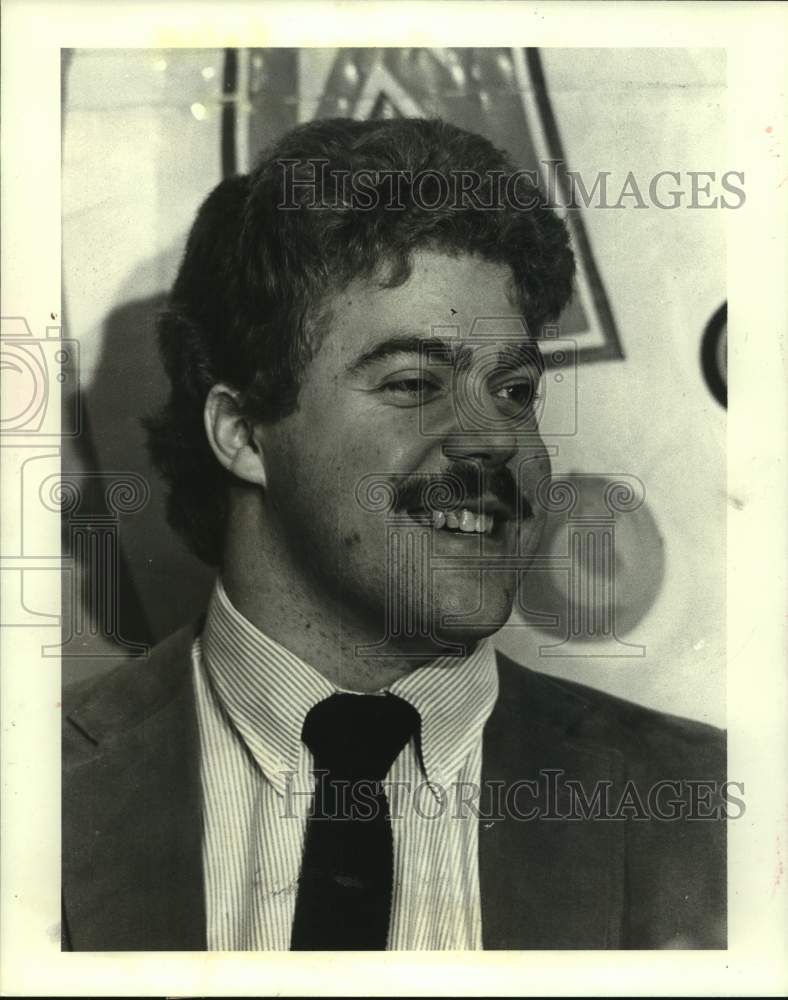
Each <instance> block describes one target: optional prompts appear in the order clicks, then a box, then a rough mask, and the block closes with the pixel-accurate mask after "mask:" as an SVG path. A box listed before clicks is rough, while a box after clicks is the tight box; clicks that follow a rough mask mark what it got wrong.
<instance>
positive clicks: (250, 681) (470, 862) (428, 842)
mask: <svg viewBox="0 0 788 1000" xmlns="http://www.w3.org/2000/svg"><path fill="white" fill-rule="evenodd" d="M192 660H193V670H194V683H195V692H196V703H197V717H198V726H199V733H200V744H201V765H200V771H201V781H202V793H203V870H204V884H205V903H206V919H207V942H208V948H209V950H287V949H288V948H289V947H290V934H291V928H292V922H293V916H294V912H295V901H296V893H297V890H298V876H299V870H300V865H301V856H302V852H303V847H304V833H305V828H306V819H307V814H308V811H309V807H310V803H311V798H312V791H313V788H314V780H313V776H312V774H311V769H312V766H313V760H312V755H311V753H310V752H309V750H308V749H307V747H306V746H305V745H304V744H303V742H302V741H301V729H302V725H303V722H304V718H305V716H306V714H307V712H308V711H309V709H310V708H312V707H313V706H314V705H316V704H317V703H318V702H320V701H322V700H323V699H324V698H327V697H329V696H330V695H332V694H334V693H335V692H336V691H337V690H339V689H338V688H336V687H335V686H334V685H333V684H331V683H330V682H329V681H328V680H326V678H325V677H323V676H322V674H320V673H319V672H318V671H317V670H315V669H314V668H313V667H311V666H310V665H309V664H307V663H305V662H304V661H303V660H301V659H300V658H299V657H297V656H295V655H294V654H293V653H291V652H290V651H289V650H287V649H285V648H284V647H283V646H281V645H280V644H279V643H277V642H274V641H273V640H272V639H270V638H269V637H268V636H266V635H264V634H263V633H262V632H261V631H260V630H259V629H258V628H257V627H256V626H254V625H252V623H251V622H250V621H248V620H247V619H246V618H245V617H244V616H243V615H242V614H241V613H240V612H239V611H238V610H237V608H235V607H234V606H233V604H232V603H231V602H230V599H229V598H228V596H227V594H226V592H225V590H224V588H223V586H222V584H221V581H218V582H217V585H216V588H215V590H214V593H213V596H212V598H211V602H210V605H209V608H208V614H207V617H206V622H205V628H204V630H203V632H202V635H201V636H200V637H199V638H198V639H197V640H196V641H195V644H194V647H193V656H192ZM386 690H388V691H390V692H391V693H392V694H396V695H398V696H399V697H400V698H403V699H405V700H406V701H408V702H410V704H411V705H413V707H414V708H415V709H416V710H417V711H418V712H419V715H420V716H421V740H420V752H419V742H418V741H417V739H416V738H415V737H414V738H413V739H411V741H410V742H409V743H408V744H406V746H405V747H404V748H403V750H402V752H401V753H400V754H399V756H398V757H397V759H396V760H395V761H394V764H393V765H392V767H391V770H390V771H389V773H388V775H387V778H386V781H385V783H384V788H385V789H386V793H387V797H388V800H389V808H390V812H391V816H392V821H391V823H392V836H393V845H394V884H393V895H392V910H391V919H390V923H389V936H388V944H387V949H388V950H427V949H433V950H434V949H479V948H481V947H482V935H481V906H480V899H479V874H478V839H477V838H478V819H477V818H476V816H475V815H474V811H473V809H472V808H468V806H467V805H465V806H463V805H462V802H463V801H464V802H466V803H467V802H468V801H470V800H471V798H472V796H473V792H472V791H469V789H472V787H473V786H476V787H478V784H479V781H480V777H481V747H482V730H483V728H484V724H485V722H486V721H487V719H488V717H489V715H490V712H491V711H492V708H493V706H494V704H495V700H496V698H497V696H498V673H497V667H496V662H495V654H494V650H493V647H492V644H491V643H489V642H488V641H484V642H482V643H480V644H479V645H478V646H477V648H476V649H475V650H474V652H473V653H471V654H470V655H469V656H467V657H465V658H463V659H461V660H458V659H457V658H456V657H443V658H440V659H437V660H434V661H433V662H432V663H430V664H428V665H426V666H424V667H420V668H418V669H417V670H414V671H412V672H411V673H409V674H407V675H406V676H404V677H401V678H399V679H398V680H397V681H396V682H395V683H393V684H392V685H391V686H390V687H389V688H387V689H386Z"/></svg>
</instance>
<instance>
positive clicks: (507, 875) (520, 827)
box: [479, 657, 624, 949]
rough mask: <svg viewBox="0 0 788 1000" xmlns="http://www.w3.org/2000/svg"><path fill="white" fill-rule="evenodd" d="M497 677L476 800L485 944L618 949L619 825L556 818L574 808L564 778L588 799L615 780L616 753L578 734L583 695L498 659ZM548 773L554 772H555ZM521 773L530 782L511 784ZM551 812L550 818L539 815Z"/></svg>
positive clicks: (618, 774) (620, 897)
mask: <svg viewBox="0 0 788 1000" xmlns="http://www.w3.org/2000/svg"><path fill="white" fill-rule="evenodd" d="M499 677H500V681H501V691H500V696H499V698H498V702H497V703H496V707H495V709H494V711H493V714H492V715H491V717H490V719H489V721H488V724H487V727H486V729H485V734H484V749H483V758H482V759H483V765H482V787H483V790H484V791H485V797H484V798H483V800H482V801H483V803H484V802H486V803H487V814H486V815H484V814H483V815H482V817H481V819H480V824H479V876H480V888H481V899H482V927H483V938H484V947H485V948H486V949H501V948H507V949H535V948H542V949H548V948H550V949H553V948H589V949H590V948H615V947H620V942H621V929H622V920H623V887H624V843H623V832H624V831H623V828H622V824H621V823H617V822H613V821H604V820H599V819H597V820H593V819H590V820H583V819H562V818H560V817H562V816H566V815H567V813H568V812H569V808H570V800H569V797H568V789H567V787H566V785H565V781H566V780H567V779H570V780H576V781H579V782H580V783H581V786H582V788H583V790H584V792H585V794H586V796H587V797H589V798H590V796H591V794H592V790H593V788H594V787H595V786H596V784H597V783H599V782H611V783H612V785H613V786H617V785H619V784H620V783H621V780H622V777H621V775H622V761H621V759H620V756H619V755H618V754H617V753H616V752H615V751H606V750H604V749H602V750H601V751H600V750H599V748H598V747H595V748H594V749H593V750H591V749H590V748H588V747H586V746H584V745H583V743H582V741H578V740H577V736H576V733H578V732H579V733H582V729H583V725H584V721H585V720H584V713H585V712H586V710H587V706H586V704H585V703H584V702H583V701H582V699H580V698H578V697H576V696H575V695H574V694H571V695H570V694H568V693H567V692H566V691H565V689H562V688H559V687H558V686H557V685H554V684H552V682H550V681H549V679H547V678H543V677H541V676H540V675H538V674H534V673H533V672H531V671H527V670H525V668H523V667H519V666H518V665H517V664H513V663H511V662H510V661H506V660H505V658H503V657H501V658H500V661H499ZM570 730H572V735H571V738H570V735H569V734H570ZM548 771H552V772H558V773H557V774H553V775H552V777H551V776H549V775H548V774H547V773H546V772H548ZM523 781H532V782H535V785H534V786H532V787H531V788H528V787H523V786H522V785H519V786H518V785H517V783H518V782H519V783H522V782H523ZM496 786H497V787H499V788H501V789H503V792H496V793H495V795H496V796H497V798H498V800H499V802H500V805H499V807H498V808H495V809H493V808H491V806H492V803H493V800H492V797H491V796H490V795H489V794H488V793H490V792H491V791H492V790H494V789H495V788H496ZM517 787H519V788H520V789H521V791H520V792H519V793H516V791H515V789H516V788H517ZM507 796H508V803H507ZM534 807H537V808H539V809H540V810H541V812H540V818H532V819H518V818H517V816H516V815H515V814H514V811H515V810H518V811H519V812H520V813H521V814H525V815H527V814H528V812H529V811H530V810H532V809H533V808H534ZM551 813H552V815H553V816H554V817H555V818H543V817H545V815H550V814H551ZM496 814H497V815H498V816H499V818H497V819H496V818H494V817H495V816H496Z"/></svg>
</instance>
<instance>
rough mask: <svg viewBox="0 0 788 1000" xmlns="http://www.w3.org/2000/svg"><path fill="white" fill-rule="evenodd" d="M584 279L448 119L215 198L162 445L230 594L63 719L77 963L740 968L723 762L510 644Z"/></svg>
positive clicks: (68, 934) (691, 737) (676, 727)
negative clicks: (544, 419)
mask: <svg viewBox="0 0 788 1000" xmlns="http://www.w3.org/2000/svg"><path fill="white" fill-rule="evenodd" d="M572 277H573V258H572V254H571V250H570V248H569V245H568V239H567V235H566V231H565V228H564V226H563V224H562V223H561V221H560V220H559V219H558V218H557V216H556V215H555V214H554V213H553V212H552V210H551V209H550V208H549V207H547V206H546V205H544V204H543V203H542V201H541V199H540V198H539V196H538V193H537V192H536V191H535V190H534V189H533V188H532V187H530V185H529V184H528V182H527V179H525V178H524V177H523V176H522V175H519V174H516V173H515V172H514V171H513V169H512V166H511V164H510V163H509V162H508V161H507V159H506V157H505V156H504V155H503V154H502V153H500V152H499V151H497V150H496V149H494V148H493V147H492V146H491V145H490V144H489V143H488V142H487V141H486V140H485V139H483V138H482V137H480V136H477V135H473V134H470V133H468V132H465V131H463V130H461V129H458V128H455V127H453V126H450V125H448V124H446V123H443V122H440V121H423V120H404V121H387V122H363V123H362V122H352V121H345V120H330V121H323V122H312V123H310V124H308V125H304V126H302V127H300V128H298V129H296V130H294V131H293V132H291V133H290V134H288V135H287V136H285V137H284V138H283V139H282V140H281V141H280V142H279V144H278V145H277V147H276V148H275V149H274V150H273V151H272V153H271V155H270V156H269V157H268V158H267V159H264V160H263V161H262V162H261V163H260V164H259V165H258V166H257V168H256V169H255V170H254V171H253V172H252V173H251V174H250V175H249V176H243V177H236V178H232V179H229V180H226V181H224V182H223V183H221V184H220V185H219V186H218V187H217V188H216V189H215V190H214V191H213V193H212V194H211V195H210V196H209V198H208V199H207V200H206V202H205V204H204V205H203V206H202V208H201V210H200V213H199V215H198V217H197V220H196V222H195V224H194V227H193V229H192V232H191V234H190V237H189V241H188V244H187V247H186V252H185V256H184V259H183V262H182V265H181V269H180V272H179V274H178V278H177V280H176V282H175V285H174V288H173V290H172V295H171V299H170V305H169V308H168V310H167V312H166V314H165V315H164V316H163V317H162V321H161V347H162V352H163V356H164V362H165V365H166V369H167V373H168V375H169V378H170V380H171V383H172V393H171V397H170V399H169V402H168V403H167V406H166V407H165V409H164V411H163V413H162V414H161V416H160V417H159V418H157V419H156V420H154V421H151V422H150V424H149V428H150V435H151V437H150V440H151V449H152V454H153V456H154V459H155V460H156V462H157V463H158V465H159V467H160V469H161V470H162V472H163V474H164V476H165V478H166V480H167V482H168V484H169V490H170V493H169V508H168V511H169V518H170V521H171V523H172V525H173V526H174V527H175V528H176V529H177V530H178V531H179V532H180V533H181V534H182V535H183V537H184V538H185V539H186V540H187V542H188V543H189V544H190V546H191V547H192V548H193V550H194V551H195V552H196V553H197V554H198V555H199V556H200V557H201V558H203V559H204V560H205V561H206V562H208V563H210V564H211V565H214V566H216V567H217V569H218V574H217V584H216V590H215V592H214V595H213V598H212V600H211V603H210V606H209V608H208V610H207V613H206V616H205V618H204V620H202V621H201V622H199V623H198V624H197V625H196V626H190V627H189V628H187V629H185V630H182V631H181V632H179V633H177V634H176V635H175V636H173V637H171V638H170V639H168V640H166V641H165V642H164V643H163V644H162V645H161V646H159V647H157V649H155V650H154V651H153V653H152V655H151V657H150V659H149V661H148V662H147V663H146V664H143V665H139V664H135V663H130V664H128V665H124V666H121V667H120V668H118V669H117V670H116V671H114V672H113V673H112V674H110V675H109V676H108V677H107V678H105V679H103V680H102V681H100V682H99V683H97V684H95V685H93V686H92V687H91V688H90V689H89V690H87V691H85V690H79V691H77V692H75V693H74V694H73V695H72V696H71V697H70V698H69V705H68V708H67V712H66V715H67V721H66V729H65V737H64V740H65V742H64V765H65V770H64V827H63V829H64V857H63V893H64V918H63V921H64V941H65V946H66V947H69V948H73V949H76V950H96V949H112V950H119V949H129V950H149V949H166V950H186V949H197V950H199V949H212V950H213V949H219V950H226V949H230V950H233V949H236V950H240V949H262V950H265V949H288V948H290V949H293V950H332V949H359V950H376V949H384V948H389V949H457V948H459V949H474V948H481V947H484V948H518V949H520V948H660V947H697V948H709V947H724V941H725V930H724V927H725V920H724V898H725V868H724V826H723V823H722V822H721V819H722V817H723V816H724V808H723V806H724V803H722V804H721V803H720V801H719V794H720V789H721V782H722V777H723V770H724V743H723V740H722V737H721V734H719V733H717V732H715V731H713V730H711V729H710V728H708V727H704V726H701V725H700V724H697V723H693V722H689V721H686V720H680V719H675V718H669V717H666V716H663V715H660V714H658V713H656V712H653V711H650V710H647V709H644V708H640V707H638V706H635V705H632V704H628V703H625V702H622V701H620V700H617V699H615V698H611V697H609V696H606V695H604V694H602V693H599V692H596V691H592V690H589V689H586V688H583V687H580V686H578V685H575V684H570V683H566V682H559V681H555V680H550V679H548V678H546V677H544V676H542V675H540V674H538V673H536V672H533V671H531V670H528V669H526V668H525V667H522V666H520V665H518V664H515V663H512V662H510V661H508V660H506V659H505V658H503V657H500V656H496V654H495V652H494V650H493V647H492V645H491V644H490V641H489V636H490V635H492V634H493V633H495V632H496V631H497V630H498V629H500V628H501V627H502V626H503V625H504V624H505V622H506V621H507V619H508V618H509V615H510V613H511V611H512V607H513V602H514V599H515V594H516V588H517V584H518V579H519V577H520V576H521V574H522V573H523V571H524V570H525V569H526V568H527V565H528V562H529V559H530V558H531V556H532V554H533V552H534V549H535V547H536V545H537V544H538V541H539V536H540V531H541V527H542V523H543V520H544V507H543V505H542V503H541V498H542V497H543V496H544V490H545V488H546V485H547V484H549V481H550V479H549V477H550V464H549V460H548V457H547V450H546V448H545V446H544V444H543V442H542V440H541V438H540V436H539V427H538V420H537V418H538V413H539V400H538V392H537V386H538V383H539V378H540V373H541V359H540V356H539V352H538V348H537V342H536V339H535V335H536V333H537V332H538V331H539V330H540V329H541V327H542V326H543V325H544V324H545V323H547V322H549V321H551V320H554V319H555V318H556V317H557V316H558V315H559V313H560V312H561V310H562V308H563V306H564V305H565V304H566V302H567V301H568V299H569V296H570V293H571V287H572ZM313 773H314V781H313V780H312V775H313ZM701 789H703V790H705V791H703V792H701V791H700V790H701ZM693 796H694V798H693Z"/></svg>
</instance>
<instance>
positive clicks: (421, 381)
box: [378, 375, 440, 405]
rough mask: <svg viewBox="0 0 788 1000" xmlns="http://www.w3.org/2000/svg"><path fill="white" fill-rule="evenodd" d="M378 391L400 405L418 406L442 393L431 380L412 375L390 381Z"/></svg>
mask: <svg viewBox="0 0 788 1000" xmlns="http://www.w3.org/2000/svg"><path fill="white" fill-rule="evenodd" d="M378 391H379V392H381V393H382V394H383V395H384V396H386V397H388V398H389V399H390V400H391V401H392V402H394V403H398V404H399V405H418V404H419V403H425V402H428V401H429V400H430V399H433V398H434V397H435V396H436V395H437V394H438V393H439V392H440V386H439V385H438V384H437V383H435V382H434V381H432V380H431V379H427V378H423V377H421V376H416V375H411V376H406V377H403V378H392V379H389V381H388V382H384V383H383V384H382V385H381V386H380V387H379V389H378Z"/></svg>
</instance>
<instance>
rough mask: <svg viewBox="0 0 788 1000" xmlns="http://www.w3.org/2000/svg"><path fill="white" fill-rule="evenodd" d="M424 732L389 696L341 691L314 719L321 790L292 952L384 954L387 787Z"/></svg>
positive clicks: (410, 711)
mask: <svg viewBox="0 0 788 1000" xmlns="http://www.w3.org/2000/svg"><path fill="white" fill-rule="evenodd" d="M418 726H419V714H418V712H417V711H416V710H415V709H414V708H413V707H411V706H410V705H409V704H408V703H407V702H406V701H403V700H402V699H401V698H397V697H396V696H395V695H390V694H387V695H357V694H335V695H332V696H331V697H330V698H327V699H326V700H325V701H322V702H320V704H318V705H315V707H314V708H313V709H312V710H311V711H310V712H309V713H308V714H307V716H306V719H305V720H304V729H303V739H304V743H306V745H307V746H308V747H309V749H310V750H311V751H312V754H313V756H314V759H315V763H314V768H315V772H316V777H317V785H316V787H315V798H314V802H313V807H312V811H311V812H310V814H309V818H308V819H307V824H306V839H305V843H304V857H303V861H302V862H301V875H300V878H299V886H298V896H297V897H296V907H295V918H294V920H293V931H292V936H291V940H290V948H291V950H292V951H348V950H352V951H382V950H384V949H385V947H386V940H387V937H388V927H389V915H390V910H391V890H392V875H393V867H394V859H393V846H392V837H391V818H390V816H389V808H388V802H387V800H386V795H385V792H384V791H383V786H382V784H381V783H382V781H383V779H384V778H385V776H386V774H387V773H388V771H389V768H390V767H391V765H392V764H393V763H394V760H395V758H396V757H397V755H398V754H399V752H400V751H401V750H402V748H403V747H404V746H405V744H406V743H407V742H408V740H409V739H410V737H411V736H412V735H413V734H414V733H415V732H416V731H417V729H418ZM320 772H325V773H323V774H321V773H320Z"/></svg>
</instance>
